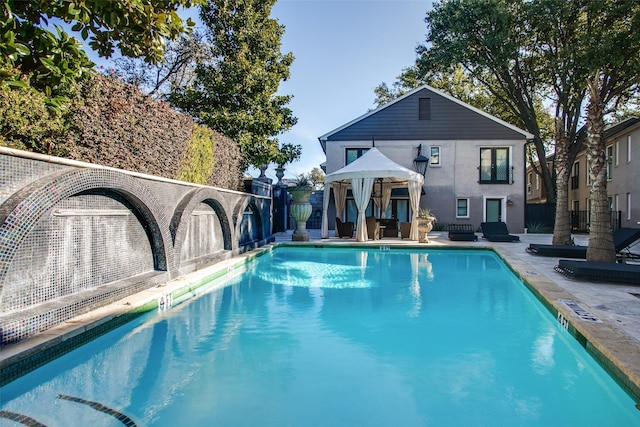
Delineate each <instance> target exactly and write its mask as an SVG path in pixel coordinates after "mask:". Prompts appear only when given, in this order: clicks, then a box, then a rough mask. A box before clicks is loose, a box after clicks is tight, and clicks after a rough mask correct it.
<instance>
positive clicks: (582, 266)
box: [554, 259, 640, 285]
mask: <svg viewBox="0 0 640 427" xmlns="http://www.w3.org/2000/svg"><path fill="white" fill-rule="evenodd" d="M554 269H555V270H556V271H557V272H558V273H561V274H563V275H565V276H567V277H570V278H572V279H588V280H594V281H598V282H617V283H629V284H636V285H637V284H640V265H638V264H620V263H616V262H594V261H576V260H569V259H561V260H559V261H558V265H556V266H555V267H554Z"/></svg>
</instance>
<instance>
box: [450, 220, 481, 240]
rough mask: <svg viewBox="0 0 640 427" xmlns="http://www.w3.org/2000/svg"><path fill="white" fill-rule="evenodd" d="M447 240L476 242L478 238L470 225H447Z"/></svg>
mask: <svg viewBox="0 0 640 427" xmlns="http://www.w3.org/2000/svg"><path fill="white" fill-rule="evenodd" d="M449 240H464V241H476V240H478V236H476V233H475V232H474V231H473V225H471V224H449Z"/></svg>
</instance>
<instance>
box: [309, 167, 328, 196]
mask: <svg viewBox="0 0 640 427" xmlns="http://www.w3.org/2000/svg"><path fill="white" fill-rule="evenodd" d="M324 177H325V175H324V172H323V171H322V169H320V168H319V167H317V166H316V167H314V168H313V169H311V172H309V181H311V184H312V185H313V189H314V190H322V189H323V188H324Z"/></svg>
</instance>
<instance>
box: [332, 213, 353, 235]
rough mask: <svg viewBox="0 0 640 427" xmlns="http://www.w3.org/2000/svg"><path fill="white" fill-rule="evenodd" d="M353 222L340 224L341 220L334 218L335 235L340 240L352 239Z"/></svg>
mask: <svg viewBox="0 0 640 427" xmlns="http://www.w3.org/2000/svg"><path fill="white" fill-rule="evenodd" d="M353 227H354V226H353V222H342V220H341V219H340V218H338V217H336V235H337V236H338V237H340V238H343V237H349V238H351V237H353Z"/></svg>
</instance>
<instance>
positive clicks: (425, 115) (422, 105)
mask: <svg viewBox="0 0 640 427" xmlns="http://www.w3.org/2000/svg"><path fill="white" fill-rule="evenodd" d="M418 120H431V98H420V99H418Z"/></svg>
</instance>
